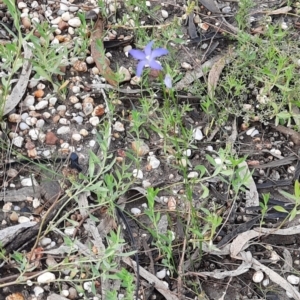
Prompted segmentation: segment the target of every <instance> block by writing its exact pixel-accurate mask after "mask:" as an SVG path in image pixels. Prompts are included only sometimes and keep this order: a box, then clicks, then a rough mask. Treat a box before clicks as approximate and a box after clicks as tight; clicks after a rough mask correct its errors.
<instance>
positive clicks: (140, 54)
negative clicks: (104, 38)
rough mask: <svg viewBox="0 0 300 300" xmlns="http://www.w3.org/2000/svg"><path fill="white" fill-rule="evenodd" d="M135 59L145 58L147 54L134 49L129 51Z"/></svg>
mask: <svg viewBox="0 0 300 300" xmlns="http://www.w3.org/2000/svg"><path fill="white" fill-rule="evenodd" d="M128 53H129V54H130V55H131V56H132V57H133V58H134V59H138V60H143V59H145V57H146V55H145V53H144V52H143V51H141V50H137V49H132V50H130V51H129V52H128Z"/></svg>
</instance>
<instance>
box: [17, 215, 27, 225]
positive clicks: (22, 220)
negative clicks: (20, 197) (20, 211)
mask: <svg viewBox="0 0 300 300" xmlns="http://www.w3.org/2000/svg"><path fill="white" fill-rule="evenodd" d="M18 222H19V223H20V224H21V223H27V222H30V219H29V218H28V217H25V216H20V217H19V218H18Z"/></svg>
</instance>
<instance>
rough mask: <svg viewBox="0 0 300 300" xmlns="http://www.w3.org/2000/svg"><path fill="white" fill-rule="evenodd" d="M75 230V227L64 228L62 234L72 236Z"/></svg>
mask: <svg viewBox="0 0 300 300" xmlns="http://www.w3.org/2000/svg"><path fill="white" fill-rule="evenodd" d="M75 230H76V228H75V227H66V228H65V230H64V233H65V234H66V235H68V236H73V234H74V232H75Z"/></svg>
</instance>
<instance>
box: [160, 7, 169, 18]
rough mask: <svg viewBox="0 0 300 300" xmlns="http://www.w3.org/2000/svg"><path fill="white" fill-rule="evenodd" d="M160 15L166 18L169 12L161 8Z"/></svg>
mask: <svg viewBox="0 0 300 300" xmlns="http://www.w3.org/2000/svg"><path fill="white" fill-rule="evenodd" d="M161 15H162V17H163V18H164V19H167V18H168V17H169V13H168V12H167V11H166V10H164V9H162V10H161Z"/></svg>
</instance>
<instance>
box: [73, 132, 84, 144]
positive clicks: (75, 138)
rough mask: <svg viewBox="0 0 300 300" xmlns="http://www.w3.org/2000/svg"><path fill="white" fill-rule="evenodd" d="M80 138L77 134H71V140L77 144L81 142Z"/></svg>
mask: <svg viewBox="0 0 300 300" xmlns="http://www.w3.org/2000/svg"><path fill="white" fill-rule="evenodd" d="M81 138H82V136H81V135H80V134H79V133H74V134H72V140H74V141H76V142H79V141H80V140H81Z"/></svg>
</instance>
